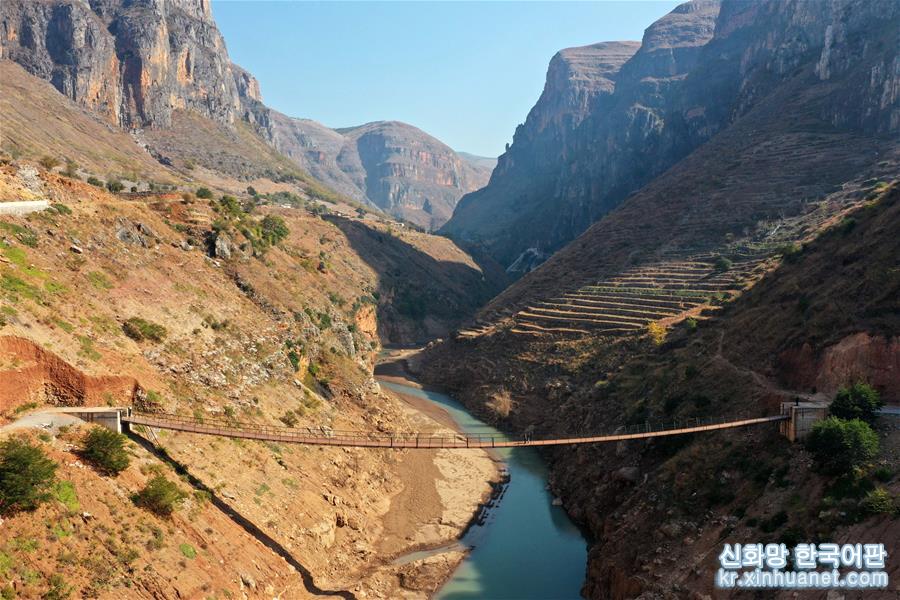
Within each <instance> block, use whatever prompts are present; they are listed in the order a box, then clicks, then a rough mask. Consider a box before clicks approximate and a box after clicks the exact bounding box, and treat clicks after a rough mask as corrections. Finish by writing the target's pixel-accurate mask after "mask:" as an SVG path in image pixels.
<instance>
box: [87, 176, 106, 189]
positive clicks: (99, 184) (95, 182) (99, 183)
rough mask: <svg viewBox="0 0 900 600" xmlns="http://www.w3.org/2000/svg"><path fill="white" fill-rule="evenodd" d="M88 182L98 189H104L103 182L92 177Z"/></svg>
mask: <svg viewBox="0 0 900 600" xmlns="http://www.w3.org/2000/svg"><path fill="white" fill-rule="evenodd" d="M87 182H88V183H89V184H91V185H93V186H96V187H103V182H102V181H100V180H99V179H97V178H96V177H94V176H93V175H91V176H90V177H88V178H87Z"/></svg>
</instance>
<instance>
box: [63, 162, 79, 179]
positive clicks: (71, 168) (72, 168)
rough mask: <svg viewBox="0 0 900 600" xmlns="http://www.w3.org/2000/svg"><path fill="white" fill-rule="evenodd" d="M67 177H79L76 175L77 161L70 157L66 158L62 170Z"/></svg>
mask: <svg viewBox="0 0 900 600" xmlns="http://www.w3.org/2000/svg"><path fill="white" fill-rule="evenodd" d="M62 174H63V175H65V176H66V177H68V178H69V179H80V178H79V177H78V163H77V162H75V161H74V160H72V159H69V160H66V168H65V169H64V170H63V172H62Z"/></svg>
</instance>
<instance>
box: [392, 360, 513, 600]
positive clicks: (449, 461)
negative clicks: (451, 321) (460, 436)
mask: <svg viewBox="0 0 900 600" xmlns="http://www.w3.org/2000/svg"><path fill="white" fill-rule="evenodd" d="M414 353H415V350H393V351H388V352H386V353H385V354H384V355H383V356H382V359H381V360H380V361H379V364H378V365H377V367H376V369H375V374H376V378H377V379H378V380H379V381H383V382H391V383H397V384H401V385H405V386H409V387H413V388H421V387H422V386H421V384H419V382H418V381H416V380H415V379H413V378H412V375H411V374H409V373H408V372H407V371H406V369H405V360H406V358H407V357H408V356H410V355H411V354H414ZM390 393H391V394H392V395H393V396H395V397H397V398H399V399H400V400H402V401H403V403H404V404H405V405H406V407H407V410H408V414H407V416H408V418H409V422H410V424H411V425H413V426H414V428H415V430H416V431H423V432H439V431H441V430H444V431H446V430H453V431H459V428H458V426H457V425H456V423H455V422H454V421H453V419H452V417H450V415H449V414H448V413H447V412H446V411H445V410H443V409H441V408H440V407H438V406H436V405H434V404H433V403H431V402H428V401H425V400H422V399H421V398H418V397H416V396H414V395H411V394H403V393H401V392H397V391H393V390H391V391H390ZM401 461H402V464H403V466H404V467H405V468H406V469H407V470H406V471H405V472H406V473H407V474H408V477H405V478H404V480H403V482H402V483H403V489H402V491H401V492H400V493H399V494H397V495H396V496H394V497H393V498H392V499H391V504H390V509H389V511H388V513H387V515H386V516H385V529H384V534H383V536H382V541H381V545H380V550H381V551H382V554H383V555H384V556H385V557H386V558H387V559H396V558H400V557H404V556H405V555H409V554H412V553H413V552H417V551H422V550H432V549H437V548H442V547H444V546H447V545H448V543H450V542H453V541H455V540H457V539H459V538H460V537H461V535H462V533H463V532H464V531H465V530H466V529H467V528H468V527H469V526H470V525H471V524H472V523H473V522H474V520H475V519H476V517H477V515H478V514H479V512H480V510H481V507H482V505H483V504H484V503H485V502H487V501H488V500H489V499H490V496H491V493H492V491H493V489H494V488H493V485H494V484H496V482H498V481H499V479H500V461H499V459H498V458H497V457H494V456H492V455H491V454H489V453H488V452H482V451H476V452H460V451H458V450H435V451H424V452H423V451H406V453H405V455H404V456H403V458H402V459H401ZM485 482H489V485H487V486H486V485H485ZM435 515H437V517H436V518H435ZM410 532H412V533H411V534H410ZM464 558H465V552H463V551H461V550H459V549H448V550H447V551H444V552H439V553H437V554H432V555H428V556H427V557H425V558H422V559H420V560H414V561H409V562H407V561H398V563H402V566H401V567H400V571H399V581H400V583H401V586H402V587H403V588H404V589H405V590H406V591H408V592H410V593H413V594H425V595H428V596H430V595H431V594H432V593H433V592H435V591H436V590H437V589H438V588H439V587H440V585H441V584H442V583H443V582H444V581H446V580H447V579H448V578H449V577H450V576H451V575H452V573H453V571H454V570H455V569H456V567H457V566H458V565H459V563H460V562H461V561H462V560H463V559H464ZM392 568H397V567H396V566H393V567H392ZM404 597H406V596H404ZM410 597H413V596H410Z"/></svg>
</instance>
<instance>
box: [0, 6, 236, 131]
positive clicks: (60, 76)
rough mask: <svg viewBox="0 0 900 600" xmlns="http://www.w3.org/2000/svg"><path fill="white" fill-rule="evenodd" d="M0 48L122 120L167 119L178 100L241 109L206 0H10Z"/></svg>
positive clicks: (130, 123) (225, 110)
mask: <svg viewBox="0 0 900 600" xmlns="http://www.w3.org/2000/svg"><path fill="white" fill-rule="evenodd" d="M0 52H2V57H3V58H8V59H11V60H13V61H15V62H18V63H19V64H21V65H22V66H23V67H25V69H26V70H27V71H29V72H30V73H32V74H33V75H36V76H38V77H40V78H42V79H46V80H48V81H50V82H51V83H52V84H53V85H54V86H55V87H56V89H58V90H59V91H60V92H61V93H63V94H65V95H66V96H68V97H69V98H71V99H72V100H74V101H75V102H77V103H79V104H81V105H83V106H85V107H87V108H90V109H91V110H93V111H95V112H97V113H99V114H101V115H103V116H104V117H105V118H106V119H107V120H108V121H109V122H111V123H114V124H117V125H121V126H123V127H131V128H135V127H150V126H155V127H165V126H167V125H168V124H169V123H170V120H171V115H172V111H173V110H175V109H189V110H192V111H195V112H198V113H200V114H202V115H203V116H205V117H208V118H210V119H213V120H215V121H217V122H221V123H231V122H233V120H234V118H235V116H236V115H237V114H238V111H239V109H240V102H239V97H238V89H237V86H236V85H235V76H234V75H233V73H232V71H231V62H230V61H229V60H228V54H227V53H226V51H225V43H224V41H223V39H222V35H221V34H220V33H219V30H218V29H217V28H216V24H215V22H214V20H213V18H212V13H211V12H210V5H209V2H208V0H141V1H138V2H116V1H113V0H97V1H94V2H91V3H90V4H89V3H87V2H76V1H74V0H54V1H52V2H30V1H28V0H10V1H9V2H4V3H3V6H2V9H0Z"/></svg>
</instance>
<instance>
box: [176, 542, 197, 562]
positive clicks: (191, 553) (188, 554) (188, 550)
mask: <svg viewBox="0 0 900 600" xmlns="http://www.w3.org/2000/svg"><path fill="white" fill-rule="evenodd" d="M178 549H179V550H181V554H182V556H184V557H185V558H190V559H191V560H193V559H195V558H197V551H196V550H194V547H193V546H191V545H190V544H181V545H179V546H178Z"/></svg>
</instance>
